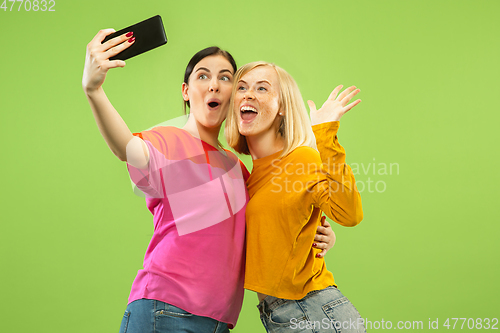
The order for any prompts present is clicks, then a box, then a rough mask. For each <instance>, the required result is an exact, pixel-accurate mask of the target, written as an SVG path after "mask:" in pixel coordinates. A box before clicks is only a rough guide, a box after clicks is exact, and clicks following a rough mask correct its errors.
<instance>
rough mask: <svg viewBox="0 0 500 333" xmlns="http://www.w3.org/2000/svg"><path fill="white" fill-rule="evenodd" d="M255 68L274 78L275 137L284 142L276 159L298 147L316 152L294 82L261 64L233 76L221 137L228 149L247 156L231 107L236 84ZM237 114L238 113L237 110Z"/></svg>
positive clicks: (284, 74)
mask: <svg viewBox="0 0 500 333" xmlns="http://www.w3.org/2000/svg"><path fill="white" fill-rule="evenodd" d="M259 66H269V67H272V68H274V70H275V71H276V73H277V74H278V82H279V93H280V96H279V111H280V112H282V113H283V116H281V120H280V124H279V128H278V131H277V133H276V136H278V135H281V137H282V138H283V139H284V148H283V152H282V153H281V155H280V157H279V158H282V157H284V156H286V155H288V154H289V153H290V152H292V151H293V150H294V149H295V148H297V147H300V146H308V147H311V148H314V149H316V150H317V148H316V139H315V137H314V133H313V131H312V128H311V121H310V120H309V116H308V114H307V110H306V108H305V106H304V101H303V99H302V95H301V94H300V90H299V87H298V86H297V83H296V82H295V80H294V79H293V78H292V77H291V76H290V74H288V73H287V72H286V71H285V70H284V69H283V68H281V67H278V66H276V65H275V64H272V63H268V62H265V61H257V62H251V63H249V64H246V65H244V66H242V67H240V69H238V71H237V72H236V74H235V75H234V85H233V90H232V93H231V100H230V102H229V112H228V114H227V118H226V125H225V127H224V134H225V135H226V140H227V143H228V144H229V146H230V147H231V148H233V149H234V150H235V151H236V152H238V153H240V154H245V155H250V150H249V149H248V145H247V141H246V139H245V136H243V135H241V134H240V132H239V130H238V117H237V116H236V110H235V109H234V108H235V105H234V97H235V95H236V89H237V87H238V82H239V81H240V79H241V78H242V77H243V75H245V74H246V73H248V72H250V71H251V70H252V69H255V68H257V67H259ZM237 111H239V110H237Z"/></svg>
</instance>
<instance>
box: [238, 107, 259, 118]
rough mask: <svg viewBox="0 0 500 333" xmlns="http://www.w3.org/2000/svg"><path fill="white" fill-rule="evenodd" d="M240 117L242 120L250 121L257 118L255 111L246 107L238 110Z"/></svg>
mask: <svg viewBox="0 0 500 333" xmlns="http://www.w3.org/2000/svg"><path fill="white" fill-rule="evenodd" d="M240 115H241V119H243V120H252V119H253V118H255V117H257V109H256V108H254V107H252V106H248V105H245V106H242V107H241V108H240Z"/></svg>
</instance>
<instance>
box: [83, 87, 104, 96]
mask: <svg viewBox="0 0 500 333" xmlns="http://www.w3.org/2000/svg"><path fill="white" fill-rule="evenodd" d="M103 91H104V90H103V89H102V86H100V87H98V88H87V87H83V92H84V93H85V95H86V96H87V97H89V98H92V97H93V96H95V95H98V94H100V93H102V92H103Z"/></svg>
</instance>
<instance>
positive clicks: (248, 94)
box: [243, 89, 255, 100]
mask: <svg viewBox="0 0 500 333" xmlns="http://www.w3.org/2000/svg"><path fill="white" fill-rule="evenodd" d="M254 97H255V96H254V95H253V92H252V91H251V90H250V89H248V90H246V91H245V93H244V94H243V99H246V100H251V99H254Z"/></svg>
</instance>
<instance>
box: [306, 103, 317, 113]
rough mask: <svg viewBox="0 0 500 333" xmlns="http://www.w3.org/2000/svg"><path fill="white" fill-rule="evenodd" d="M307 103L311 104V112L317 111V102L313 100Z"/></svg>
mask: <svg viewBox="0 0 500 333" xmlns="http://www.w3.org/2000/svg"><path fill="white" fill-rule="evenodd" d="M307 105H309V110H310V111H311V113H313V112H316V104H314V102H313V101H307Z"/></svg>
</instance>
